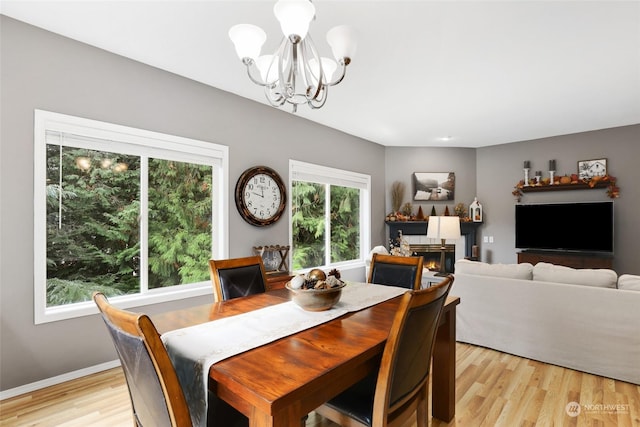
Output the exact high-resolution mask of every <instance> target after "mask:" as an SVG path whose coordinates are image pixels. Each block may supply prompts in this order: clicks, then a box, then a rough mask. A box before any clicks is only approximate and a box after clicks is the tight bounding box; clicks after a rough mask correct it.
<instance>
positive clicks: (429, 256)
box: [409, 244, 456, 273]
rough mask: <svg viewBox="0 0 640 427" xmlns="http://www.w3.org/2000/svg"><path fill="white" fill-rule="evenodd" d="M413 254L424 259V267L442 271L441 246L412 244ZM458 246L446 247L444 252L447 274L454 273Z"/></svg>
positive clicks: (410, 246) (410, 247)
mask: <svg viewBox="0 0 640 427" xmlns="http://www.w3.org/2000/svg"><path fill="white" fill-rule="evenodd" d="M409 249H410V250H411V252H413V253H415V254H416V255H418V256H422V258H423V259H424V263H423V266H424V267H425V268H428V269H429V270H431V271H440V255H441V245H429V244H410V245H409ZM455 255H456V245H445V251H444V270H445V272H447V273H453V266H454V264H455V261H456V259H455Z"/></svg>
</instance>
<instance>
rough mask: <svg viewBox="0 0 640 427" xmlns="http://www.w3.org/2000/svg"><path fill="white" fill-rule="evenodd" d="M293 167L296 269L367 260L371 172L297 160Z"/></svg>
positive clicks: (293, 265) (294, 266) (345, 264)
mask: <svg viewBox="0 0 640 427" xmlns="http://www.w3.org/2000/svg"><path fill="white" fill-rule="evenodd" d="M289 171H290V186H289V187H290V188H291V197H290V199H291V200H290V203H291V211H290V212H291V248H292V249H291V254H292V268H293V270H296V271H299V270H305V269H310V268H314V267H324V268H328V267H339V266H342V267H345V266H347V265H348V264H349V263H363V262H364V258H365V256H366V253H365V251H367V250H368V248H369V245H370V239H369V233H368V230H369V228H370V222H371V221H370V205H371V200H370V187H371V177H370V176H369V175H363V174H359V173H355V172H349V171H344V170H339V169H334V168H329V167H325V166H319V165H314V164H310V163H303V162H299V161H296V160H290V161H289Z"/></svg>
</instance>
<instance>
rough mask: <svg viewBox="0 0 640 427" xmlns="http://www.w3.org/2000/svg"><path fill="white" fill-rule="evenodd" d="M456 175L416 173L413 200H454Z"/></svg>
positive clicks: (414, 174) (447, 173) (451, 173)
mask: <svg viewBox="0 0 640 427" xmlns="http://www.w3.org/2000/svg"><path fill="white" fill-rule="evenodd" d="M455 188H456V175H455V173H453V172H414V173H413V200H416V201H423V200H429V201H439V200H441V201H446V200H454V196H455V194H454V192H455Z"/></svg>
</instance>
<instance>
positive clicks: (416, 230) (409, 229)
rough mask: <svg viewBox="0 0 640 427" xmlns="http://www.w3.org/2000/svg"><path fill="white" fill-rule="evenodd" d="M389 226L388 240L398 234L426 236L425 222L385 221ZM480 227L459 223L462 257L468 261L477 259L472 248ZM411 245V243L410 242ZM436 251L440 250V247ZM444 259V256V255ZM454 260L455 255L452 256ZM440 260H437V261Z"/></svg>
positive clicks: (475, 223) (469, 223) (473, 224)
mask: <svg viewBox="0 0 640 427" xmlns="http://www.w3.org/2000/svg"><path fill="white" fill-rule="evenodd" d="M385 223H386V224H387V226H389V239H395V238H396V237H398V235H399V233H402V235H403V236H405V237H407V236H426V235H427V224H428V223H429V222H428V220H427V221H385ZM481 225H482V223H481V222H461V223H460V233H461V234H462V237H464V243H462V242H460V243H461V244H462V245H463V246H464V256H465V257H467V258H469V259H478V258H477V256H478V255H477V254H474V253H473V247H474V246H475V245H476V244H477V243H476V231H477V229H478V228H479V227H480V226H481ZM410 243H411V242H410ZM437 246H438V251H439V250H440V245H437ZM445 257H446V255H445ZM454 258H455V255H454ZM439 260H440V258H438V261H439Z"/></svg>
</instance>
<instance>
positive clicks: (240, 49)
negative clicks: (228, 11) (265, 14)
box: [229, 24, 267, 61]
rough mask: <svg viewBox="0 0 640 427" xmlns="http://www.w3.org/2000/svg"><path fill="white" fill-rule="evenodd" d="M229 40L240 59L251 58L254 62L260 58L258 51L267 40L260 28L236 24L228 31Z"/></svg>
mask: <svg viewBox="0 0 640 427" xmlns="http://www.w3.org/2000/svg"><path fill="white" fill-rule="evenodd" d="M229 38H230V39H231V41H232V42H233V45H234V46H235V48H236V53H237V54H238V57H239V58H240V59H244V58H251V59H253V60H254V61H255V60H256V59H257V58H258V56H260V50H261V49H262V45H263V44H264V42H265V41H266V40H267V35H266V34H265V32H264V31H263V30H262V28H260V27H257V26H255V25H251V24H238V25H234V26H233V27H231V29H229Z"/></svg>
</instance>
